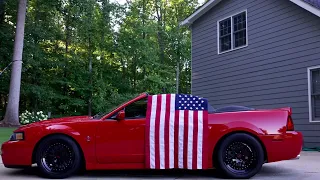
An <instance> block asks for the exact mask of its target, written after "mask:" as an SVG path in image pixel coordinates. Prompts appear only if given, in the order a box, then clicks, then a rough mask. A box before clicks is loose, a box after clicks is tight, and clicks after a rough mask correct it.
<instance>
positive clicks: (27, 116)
mask: <svg viewBox="0 0 320 180" xmlns="http://www.w3.org/2000/svg"><path fill="white" fill-rule="evenodd" d="M19 118H20V123H21V124H22V125H26V124H30V123H34V122H38V121H43V120H47V119H48V115H45V114H43V112H42V111H39V112H36V113H35V112H29V111H27V110H26V111H25V112H24V113H22V114H21V115H20V116H19Z"/></svg>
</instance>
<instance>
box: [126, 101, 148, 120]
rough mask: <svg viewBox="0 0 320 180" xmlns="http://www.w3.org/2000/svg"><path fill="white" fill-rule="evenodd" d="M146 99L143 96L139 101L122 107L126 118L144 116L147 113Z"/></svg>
mask: <svg viewBox="0 0 320 180" xmlns="http://www.w3.org/2000/svg"><path fill="white" fill-rule="evenodd" d="M147 103H148V99H147V98H143V99H141V100H139V101H136V102H134V103H131V104H129V105H128V106H126V107H125V108H124V111H125V114H126V117H125V118H126V119H137V118H145V117H146V113H147Z"/></svg>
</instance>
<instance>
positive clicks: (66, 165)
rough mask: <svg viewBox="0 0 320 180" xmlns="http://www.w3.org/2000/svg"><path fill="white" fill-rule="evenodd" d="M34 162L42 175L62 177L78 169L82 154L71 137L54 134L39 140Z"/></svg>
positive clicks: (54, 177)
mask: <svg viewBox="0 0 320 180" xmlns="http://www.w3.org/2000/svg"><path fill="white" fill-rule="evenodd" d="M36 162H37V166H38V168H39V170H40V173H41V175H42V176H44V177H46V178H52V179H63V178H67V177H69V176H71V175H73V174H74V173H76V172H77V171H78V170H79V169H80V167H81V164H82V163H81V162H82V156H81V152H80V150H79V148H78V146H77V144H76V143H75V142H74V141H73V140H72V139H71V138H69V137H67V136H63V135H55V136H51V137H48V138H46V139H45V140H43V142H41V144H40V145H39V147H38V149H37V152H36Z"/></svg>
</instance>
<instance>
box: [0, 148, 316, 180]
mask: <svg viewBox="0 0 320 180" xmlns="http://www.w3.org/2000/svg"><path fill="white" fill-rule="evenodd" d="M0 179H1V180H2V179H16V180H19V179H21V180H22V179H41V178H38V176H37V169H36V168H30V169H28V170H14V169H7V168H5V167H4V166H3V164H2V162H1V164H0ZM70 179H220V178H219V175H218V173H217V172H215V171H212V170H211V171H196V172H188V171H99V172H86V173H85V174H82V175H78V176H74V177H71V178H70ZM252 179H268V180H278V179H290V180H295V179H296V180H302V179H308V180H319V179H320V153H319V152H302V154H301V158H300V159H299V160H292V161H283V162H277V163H270V164H266V165H264V166H263V167H262V170H261V172H260V173H259V174H257V175H256V176H254V177H253V178H252Z"/></svg>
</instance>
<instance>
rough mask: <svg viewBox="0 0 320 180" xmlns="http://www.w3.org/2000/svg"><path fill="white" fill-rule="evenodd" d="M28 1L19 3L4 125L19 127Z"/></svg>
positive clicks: (24, 0)
mask: <svg viewBox="0 0 320 180" xmlns="http://www.w3.org/2000/svg"><path fill="white" fill-rule="evenodd" d="M26 9H27V0H20V1H19V8H18V18H17V27H16V35H15V43H14V50H13V59H12V62H13V63H12V71H11V81H10V91H9V99H8V105H7V108H6V115H5V118H4V124H8V125H19V124H20V123H19V100H20V86H21V69H22V52H23V41H24V27H25V19H26Z"/></svg>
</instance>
